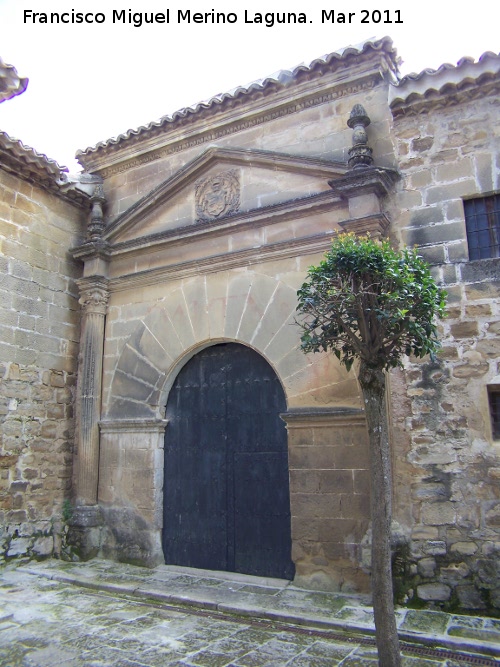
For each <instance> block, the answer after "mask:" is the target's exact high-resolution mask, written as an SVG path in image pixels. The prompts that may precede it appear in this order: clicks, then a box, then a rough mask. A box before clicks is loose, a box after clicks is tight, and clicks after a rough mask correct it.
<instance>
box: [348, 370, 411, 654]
mask: <svg viewBox="0 0 500 667" xmlns="http://www.w3.org/2000/svg"><path fill="white" fill-rule="evenodd" d="M358 378H359V383H360V385H361V389H362V391H363V398H364V404H365V413H366V421H367V424H368V433H369V442H370V466H371V520H372V565H371V572H372V574H371V578H372V595H373V612H374V616H375V629H376V640H377V649H378V660H379V665H380V667H400V665H401V652H400V648H399V638H398V632H397V628H396V618H395V615H394V598H393V588H392V565H391V520H392V507H391V505H392V497H391V496H392V477H391V457H390V449H389V429H388V420H387V407H386V401H385V373H384V371H382V370H380V369H376V368H373V367H370V366H368V365H367V364H366V363H365V362H363V361H362V362H361V367H360V370H359V376H358Z"/></svg>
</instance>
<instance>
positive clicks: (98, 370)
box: [76, 276, 109, 505]
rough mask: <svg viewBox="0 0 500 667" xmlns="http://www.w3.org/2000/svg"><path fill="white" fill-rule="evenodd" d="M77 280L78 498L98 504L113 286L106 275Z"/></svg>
mask: <svg viewBox="0 0 500 667" xmlns="http://www.w3.org/2000/svg"><path fill="white" fill-rule="evenodd" d="M77 284H78V287H79V290H80V304H81V306H82V325H81V332H82V333H81V340H80V357H79V367H78V387H77V403H76V407H77V424H78V428H77V452H76V455H77V458H76V461H77V466H76V498H77V504H78V505H95V504H96V503H97V483H98V478H99V419H100V417H101V393H102V357H103V352H104V325H105V319H106V310H107V305H108V298H109V290H108V280H107V279H106V278H104V277H102V276H92V277H88V278H81V279H80V280H78V281H77Z"/></svg>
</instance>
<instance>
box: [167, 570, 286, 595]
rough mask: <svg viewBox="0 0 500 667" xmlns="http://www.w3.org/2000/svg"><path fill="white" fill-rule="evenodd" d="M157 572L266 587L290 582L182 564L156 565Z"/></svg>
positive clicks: (280, 586)
mask: <svg viewBox="0 0 500 667" xmlns="http://www.w3.org/2000/svg"><path fill="white" fill-rule="evenodd" d="M155 570H156V571H157V572H161V571H162V570H163V571H164V572H171V573H178V574H185V575H187V576H192V577H196V578H198V579H200V578H202V579H217V580H218V581H229V582H232V583H237V584H244V585H247V586H261V587H266V588H279V589H284V588H286V587H287V586H289V585H290V584H291V583H292V582H291V581H289V580H288V579H276V578H274V577H259V576H256V575H253V574H241V573H240V572H225V571H222V570H202V569H199V568H196V567H185V566H182V565H158V566H157V567H156V568H155Z"/></svg>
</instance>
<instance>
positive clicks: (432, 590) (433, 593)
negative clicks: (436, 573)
mask: <svg viewBox="0 0 500 667" xmlns="http://www.w3.org/2000/svg"><path fill="white" fill-rule="evenodd" d="M417 595H418V597H419V598H420V599H421V600H426V601H429V602H434V601H440V602H442V601H444V600H449V599H450V596H451V588H450V587H449V586H447V585H446V584H438V583H435V584H422V585H421V586H417Z"/></svg>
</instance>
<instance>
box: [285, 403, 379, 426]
mask: <svg viewBox="0 0 500 667" xmlns="http://www.w3.org/2000/svg"><path fill="white" fill-rule="evenodd" d="M280 417H281V419H282V420H283V421H284V422H285V424H286V427H287V429H310V428H341V427H349V426H365V425H366V416H365V412H364V410H361V409H360V408H350V407H349V408H348V407H331V408H296V409H295V410H293V409H292V410H289V411H288V412H284V413H283V414H281V415H280Z"/></svg>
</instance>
